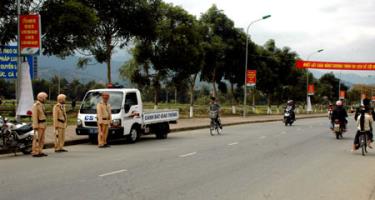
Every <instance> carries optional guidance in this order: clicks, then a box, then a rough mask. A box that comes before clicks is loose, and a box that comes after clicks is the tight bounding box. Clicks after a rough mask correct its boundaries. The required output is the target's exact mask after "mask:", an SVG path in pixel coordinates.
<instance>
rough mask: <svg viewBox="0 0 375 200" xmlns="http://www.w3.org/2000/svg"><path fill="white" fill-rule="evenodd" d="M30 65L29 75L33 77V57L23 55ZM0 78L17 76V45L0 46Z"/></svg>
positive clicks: (14, 77)
mask: <svg viewBox="0 0 375 200" xmlns="http://www.w3.org/2000/svg"><path fill="white" fill-rule="evenodd" d="M25 59H26V60H27V62H28V63H29V66H30V76H31V78H34V70H33V68H34V67H36V66H34V58H33V56H25ZM0 78H3V79H16V78H17V46H0Z"/></svg>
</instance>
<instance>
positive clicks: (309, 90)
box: [307, 84, 315, 95]
mask: <svg viewBox="0 0 375 200" xmlns="http://www.w3.org/2000/svg"><path fill="white" fill-rule="evenodd" d="M307 94H308V95H314V94H315V86H314V85H313V84H309V86H308V87H307Z"/></svg>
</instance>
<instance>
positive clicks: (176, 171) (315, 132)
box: [0, 118, 375, 200]
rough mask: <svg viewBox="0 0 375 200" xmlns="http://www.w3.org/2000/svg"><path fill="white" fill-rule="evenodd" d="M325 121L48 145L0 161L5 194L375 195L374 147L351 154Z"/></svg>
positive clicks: (60, 198) (139, 197)
mask: <svg viewBox="0 0 375 200" xmlns="http://www.w3.org/2000/svg"><path fill="white" fill-rule="evenodd" d="M353 123H354V122H353V121H351V122H350V126H349V129H350V133H348V134H346V135H345V139H343V140H340V141H337V140H336V139H335V138H334V136H333V135H332V134H330V132H329V130H328V124H327V119H323V118H319V119H305V120H299V121H297V123H296V125H295V126H293V127H285V126H283V124H282V123H281V122H270V123H259V124H248V125H239V126H231V127H225V135H224V136H214V137H212V136H210V135H209V133H208V130H206V129H202V130H194V131H186V132H179V133H173V134H171V135H170V138H169V139H168V140H155V139H154V138H152V137H150V138H145V139H143V140H141V141H140V142H138V143H136V144H133V145H125V144H122V142H116V143H114V144H113V145H112V146H111V148H107V149H97V148H96V147H95V146H93V145H89V144H86V145H76V146H70V147H68V150H69V151H70V152H69V153H63V154H56V153H52V152H51V150H47V151H46V152H47V153H49V156H48V157H46V158H32V157H30V156H17V157H13V156H10V155H5V156H1V157H0V199H1V200H34V199H35V200H71V199H72V200H75V199H77V200H78V199H80V200H81V199H90V200H103V199H116V200H117V199H118V200H125V199H126V200H130V199H136V200H143V199H145V200H148V199H150V200H151V199H152V200H180V199H181V200H185V199H186V200H187V199H189V200H190V199H195V200H201V199H202V200H211V199H212V200H221V199H228V200H237V199H238V200H242V199H244V200H252V199H255V200H261V199H277V200H283V199H285V200H301V199H303V200H310V199H311V200H316V199H323V200H325V199H326V200H332V199H335V200H341V199H342V200H347V199H353V200H357V199H358V200H367V199H371V200H373V199H375V196H374V195H375V194H374V193H375V192H374V191H375V151H373V152H370V154H368V155H367V156H366V157H363V156H361V155H360V153H359V152H358V153H351V152H350V148H351V143H352V139H353V137H354V134H353V132H354V127H353Z"/></svg>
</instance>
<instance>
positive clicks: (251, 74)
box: [246, 70, 257, 86]
mask: <svg viewBox="0 0 375 200" xmlns="http://www.w3.org/2000/svg"><path fill="white" fill-rule="evenodd" d="M256 83H257V71H256V70H247V73H246V85H247V86H255V85H256Z"/></svg>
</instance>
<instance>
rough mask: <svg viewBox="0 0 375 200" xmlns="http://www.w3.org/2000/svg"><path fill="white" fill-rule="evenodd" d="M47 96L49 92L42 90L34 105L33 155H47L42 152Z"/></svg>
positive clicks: (45, 126)
mask: <svg viewBox="0 0 375 200" xmlns="http://www.w3.org/2000/svg"><path fill="white" fill-rule="evenodd" d="M47 97H48V95H47V93H45V92H40V93H39V94H38V95H37V101H36V102H35V103H34V105H33V107H32V121H33V122H32V126H33V129H34V137H33V144H32V153H31V154H32V156H33V157H43V156H47V154H45V153H43V152H42V151H43V147H44V137H45V135H44V134H45V131H46V128H47V123H46V120H47V117H46V111H45V110H46V109H45V106H44V104H45V102H46V101H47Z"/></svg>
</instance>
